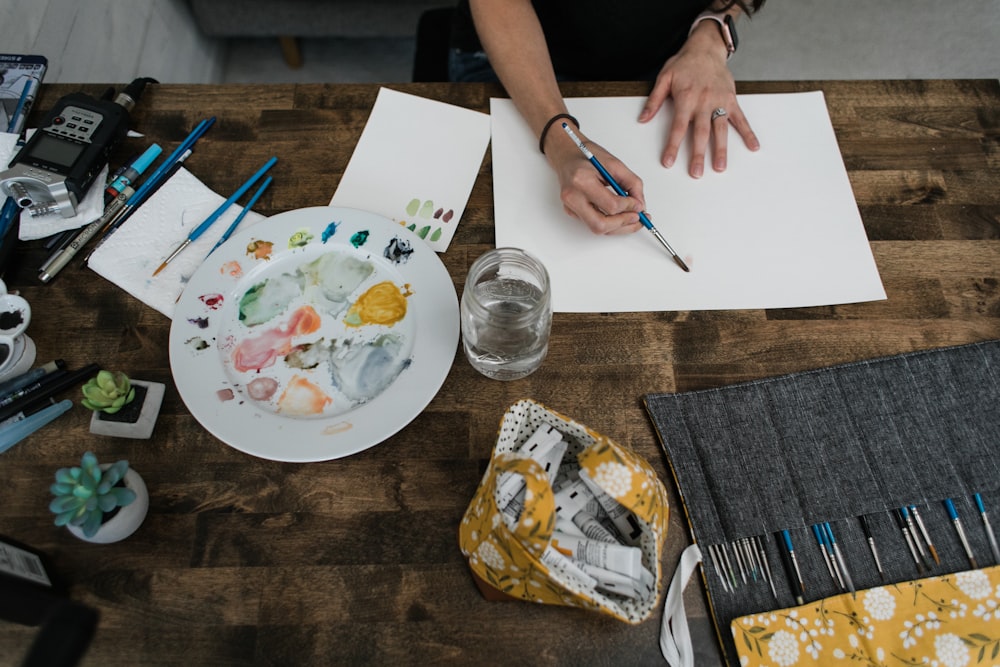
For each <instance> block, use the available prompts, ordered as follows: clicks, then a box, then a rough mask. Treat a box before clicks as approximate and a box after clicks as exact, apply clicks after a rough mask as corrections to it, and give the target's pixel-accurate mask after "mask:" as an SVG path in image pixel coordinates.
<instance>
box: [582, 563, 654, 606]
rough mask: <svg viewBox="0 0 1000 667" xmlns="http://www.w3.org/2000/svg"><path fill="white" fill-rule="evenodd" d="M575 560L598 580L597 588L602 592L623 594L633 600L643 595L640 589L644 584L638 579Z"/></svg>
mask: <svg viewBox="0 0 1000 667" xmlns="http://www.w3.org/2000/svg"><path fill="white" fill-rule="evenodd" d="M573 562H574V564H576V565H578V566H579V567H580V569H581V570H583V571H584V572H586V573H587V574H588V575H589V576H591V577H593V578H594V579H595V580H596V581H597V590H599V591H601V592H602V593H611V594H613V595H621V596H622V597H626V598H629V599H631V600H635V599H637V598H639V597H641V592H640V590H639V589H640V588H641V587H642V584H641V583H640V582H639V581H637V580H636V579H632V578H630V577H626V576H625V575H624V574H620V573H618V572H614V571H612V570H608V569H606V568H603V567H597V566H596V565H591V564H590V563H585V562H583V561H580V560H575V561H573Z"/></svg>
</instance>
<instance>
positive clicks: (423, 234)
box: [417, 225, 431, 239]
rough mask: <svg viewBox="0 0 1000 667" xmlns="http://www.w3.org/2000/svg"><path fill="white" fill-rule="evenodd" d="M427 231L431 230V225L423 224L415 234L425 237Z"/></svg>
mask: <svg viewBox="0 0 1000 667" xmlns="http://www.w3.org/2000/svg"><path fill="white" fill-rule="evenodd" d="M429 231H431V226H430V225H424V226H423V227H421V228H420V231H419V232H417V236H419V237H420V238H422V239H425V238H427V232H429Z"/></svg>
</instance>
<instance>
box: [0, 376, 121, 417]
mask: <svg viewBox="0 0 1000 667" xmlns="http://www.w3.org/2000/svg"><path fill="white" fill-rule="evenodd" d="M100 368H101V367H100V366H98V365H97V364H88V365H86V366H84V367H83V368H81V369H79V370H76V371H54V372H53V373H49V375H55V374H56V373H59V375H58V376H57V377H55V378H53V379H52V381H51V382H49V383H48V384H46V386H45V387H44V388H43V389H40V390H38V391H35V392H32V393H31V394H29V395H28V396H23V397H21V398H19V399H18V400H16V401H14V402H13V403H11V404H10V405H7V406H4V407H2V408H0V421H4V420H6V419H9V418H10V417H13V416H14V415H16V414H17V413H19V412H25V413H27V412H29V411H30V410H31V409H32V408H35V407H38V405H39V404H41V403H44V402H46V401H48V400H49V399H50V398H52V397H53V396H55V395H56V394H58V393H59V392H61V391H63V390H64V389H67V388H68V387H72V386H73V385H74V384H79V383H80V382H83V381H84V380H86V379H87V378H88V377H90V376H92V375H94V374H96V373H97V371H99V370H100Z"/></svg>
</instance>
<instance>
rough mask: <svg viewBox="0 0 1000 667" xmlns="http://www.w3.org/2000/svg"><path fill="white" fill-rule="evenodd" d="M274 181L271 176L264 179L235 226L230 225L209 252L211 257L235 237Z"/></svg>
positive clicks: (237, 218)
mask: <svg viewBox="0 0 1000 667" xmlns="http://www.w3.org/2000/svg"><path fill="white" fill-rule="evenodd" d="M272 180H274V179H272V178H271V177H270V176H268V177H267V178H265V179H264V182H263V183H261V184H260V187H259V188H257V192H255V193H253V196H252V197H250V201H248V202H247V205H246V206H244V207H243V210H242V211H240V214H239V215H238V216H236V219H235V220H233V224H231V225H229V228H228V229H226V231H225V232H223V233H222V237H221V238H220V239H219V240H218V242H217V243H216V244H215V245H214V246H213V247H212V249H211V250H209V251H208V254H209V255H211V254H212V253H213V252H215V249H216V248H218V247H219V246H220V245H222V244H223V243H225V242H226V241H227V240H228V239H229V237H230V236H232V235H233V232H235V231H236V228H237V227H239V226H240V223H241V222H243V218H245V217H246V214H247V213H248V212H249V211H250V209H252V208H253V205H254V204H256V203H257V200H258V199H260V196H261V195H262V194H264V190H266V189H267V186H269V185H270V184H271V181H272Z"/></svg>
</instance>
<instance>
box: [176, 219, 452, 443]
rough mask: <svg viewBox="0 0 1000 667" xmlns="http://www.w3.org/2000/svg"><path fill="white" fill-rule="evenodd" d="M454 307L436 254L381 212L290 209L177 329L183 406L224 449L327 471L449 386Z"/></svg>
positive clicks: (212, 267)
mask: <svg viewBox="0 0 1000 667" xmlns="http://www.w3.org/2000/svg"><path fill="white" fill-rule="evenodd" d="M458 335H459V317H458V299H457V296H456V292H455V286H454V284H453V283H452V280H451V276H449V275H448V272H447V270H446V269H445V267H444V265H443V264H442V263H441V260H440V259H439V258H438V256H437V254H436V253H435V252H434V251H433V250H431V249H430V248H429V247H427V245H426V244H425V243H424V242H423V241H422V240H421V239H420V238H419V236H417V235H416V234H414V233H413V232H412V231H410V230H408V229H406V228H405V227H402V226H400V225H398V224H396V223H393V222H392V221H390V220H387V219H386V218H383V217H381V216H379V215H376V214H374V213H369V212H367V211H360V210H357V209H350V208H338V207H316V208H305V209H298V210H294V211H288V212H287V213H282V214H279V215H276V216H274V217H272V218H269V219H267V220H262V221H261V222H259V223H257V224H256V225H254V226H253V227H252V228H249V229H246V230H244V231H242V232H238V233H237V234H234V235H233V237H232V238H230V239H229V241H227V242H226V243H225V244H223V245H222V246H220V247H219V248H218V249H217V250H216V251H215V252H213V253H212V254H211V255H209V257H208V258H206V260H205V262H204V263H203V264H202V265H201V267H199V269H198V270H197V271H196V272H195V274H194V275H193V276H192V277H191V280H190V281H189V282H188V285H187V287H186V288H185V290H184V293H183V294H182V295H181V298H180V300H179V301H178V303H177V308H176V310H175V312H174V318H173V323H172V325H171V328H170V368H171V371H172V372H173V376H174V381H175V383H176V384H177V388H178V391H179V392H180V395H181V398H182V399H183V400H184V403H185V405H187V407H188V409H189V410H190V411H191V414H193V415H194V417H195V419H197V420H198V421H199V422H200V423H201V424H202V426H204V427H205V428H206V429H207V430H208V431H209V432H210V433H211V434H212V435H214V436H215V437H217V438H219V439H220V440H222V441H223V442H225V443H226V444H228V445H229V446H231V447H233V448H235V449H238V450H240V451H242V452H246V453H247V454H252V455H254V456H259V457H261V458H265V459H271V460H275V461H291V462H307V461H325V460H329V459H336V458H340V457H343V456H348V455H350V454H354V453H357V452H359V451H362V450H364V449H367V448H369V447H373V446H375V445H377V444H378V443H380V442H382V441H383V440H385V439H386V438H388V437H389V436H391V435H393V434H394V433H396V432H397V431H398V430H400V429H401V428H403V427H404V426H406V425H407V424H408V423H409V422H410V421H412V420H413V418H414V417H416V416H417V415H418V414H419V413H420V412H421V411H422V410H423V409H424V408H425V407H427V404H428V403H430V401H431V399H432V398H434V396H435V394H437V391H438V390H439V389H440V388H441V385H442V383H443V382H444V379H445V377H446V376H447V374H448V371H449V369H450V368H451V364H452V362H453V360H454V358H455V350H456V349H457V346H458Z"/></svg>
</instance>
